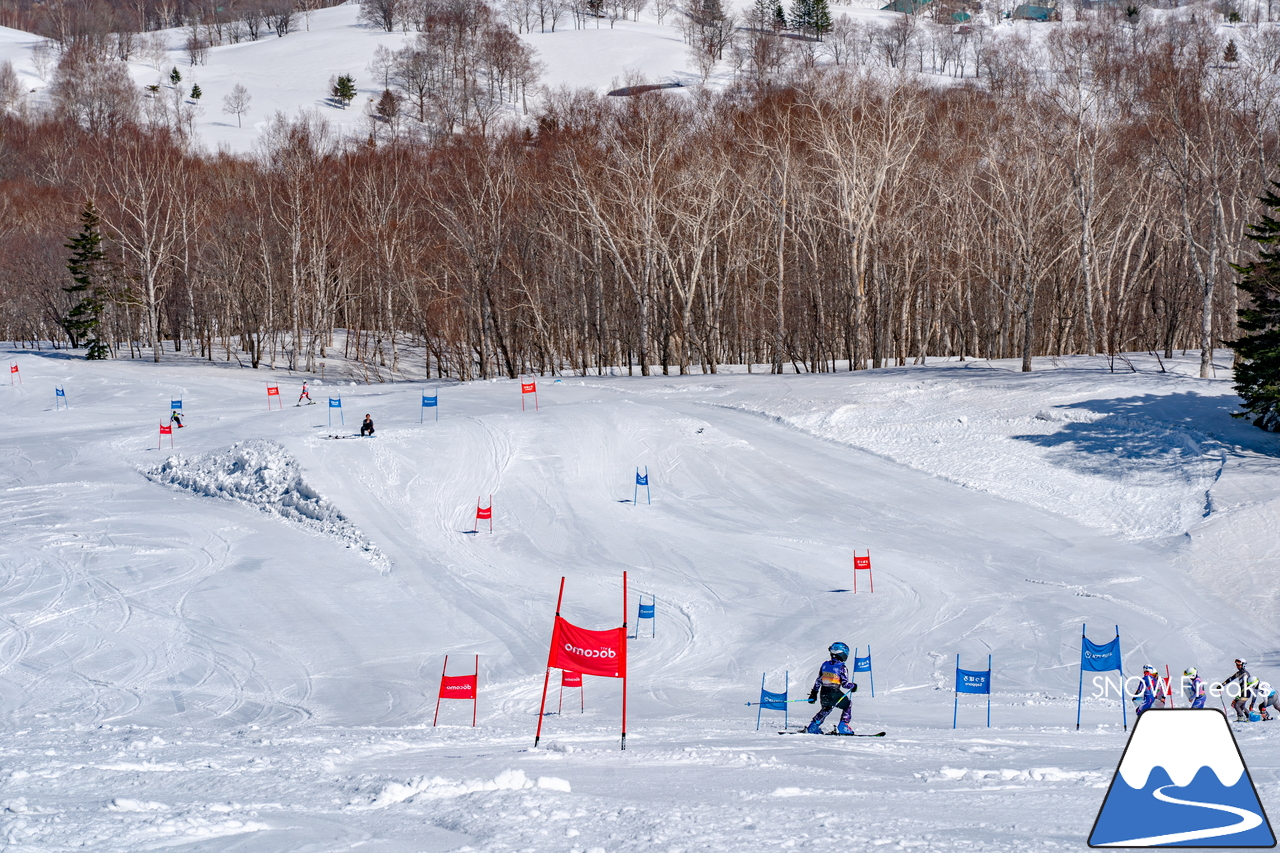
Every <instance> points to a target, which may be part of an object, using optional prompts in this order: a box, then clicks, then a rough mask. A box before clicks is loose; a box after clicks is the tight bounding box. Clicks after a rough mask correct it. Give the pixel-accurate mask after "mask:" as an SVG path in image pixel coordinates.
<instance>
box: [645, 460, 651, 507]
mask: <svg viewBox="0 0 1280 853" xmlns="http://www.w3.org/2000/svg"><path fill="white" fill-rule="evenodd" d="M644 494H645V498H646V499H647V500H648V505H649V506H653V490H652V489H650V488H649V466H648V465H646V466H644Z"/></svg>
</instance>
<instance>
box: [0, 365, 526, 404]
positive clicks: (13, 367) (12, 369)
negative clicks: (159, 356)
mask: <svg viewBox="0 0 1280 853" xmlns="http://www.w3.org/2000/svg"><path fill="white" fill-rule="evenodd" d="M14 376H17V377H18V384H19V385H21V384H22V373H20V372H19V371H18V365H16V364H11V365H9V384H10V385H12V384H13V377H14ZM521 399H524V398H523V397H522V398H521Z"/></svg>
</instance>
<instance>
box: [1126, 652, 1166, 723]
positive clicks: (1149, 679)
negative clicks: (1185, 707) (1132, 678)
mask: <svg viewBox="0 0 1280 853" xmlns="http://www.w3.org/2000/svg"><path fill="white" fill-rule="evenodd" d="M1156 702H1159V703H1160V705H1161V707H1163V706H1164V704H1165V689H1164V681H1163V680H1161V678H1160V676H1159V675H1157V674H1156V668H1155V667H1154V666H1152V665H1151V664H1147V665H1146V666H1144V667H1143V668H1142V680H1141V681H1140V682H1138V688H1137V689H1136V690H1134V691H1133V703H1134V704H1135V705H1137V706H1138V707H1137V710H1136V712H1135V713H1136V714H1141V713H1142V712H1143V711H1149V710H1151V707H1152V706H1153V705H1155V703H1156Z"/></svg>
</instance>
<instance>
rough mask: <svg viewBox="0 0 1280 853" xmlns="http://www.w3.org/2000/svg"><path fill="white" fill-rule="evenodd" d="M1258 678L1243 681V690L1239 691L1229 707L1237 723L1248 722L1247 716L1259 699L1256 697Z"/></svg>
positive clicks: (1253, 676)
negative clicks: (1234, 714) (1233, 712)
mask: <svg viewBox="0 0 1280 853" xmlns="http://www.w3.org/2000/svg"><path fill="white" fill-rule="evenodd" d="M1258 683H1259V682H1258V677H1257V676H1256V675H1251V676H1249V678H1248V679H1246V680H1245V683H1244V690H1242V691H1240V696H1239V698H1237V699H1233V700H1232V701H1231V707H1232V708H1234V709H1235V712H1236V722H1237V723H1247V722H1249V715H1250V714H1252V713H1253V706H1254V703H1255V702H1257V701H1258V700H1259V699H1260V698H1261V697H1260V696H1259V695H1258Z"/></svg>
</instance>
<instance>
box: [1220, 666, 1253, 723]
mask: <svg viewBox="0 0 1280 853" xmlns="http://www.w3.org/2000/svg"><path fill="white" fill-rule="evenodd" d="M1248 666H1249V662H1248V661H1247V660H1245V659H1244V658H1236V671H1235V672H1233V673H1232V674H1231V675H1230V676H1228V677H1227V678H1224V679H1223V680H1222V683H1221V684H1219V685H1218V689H1219V690H1225V691H1226V693H1227V695H1228V696H1231V697H1232V699H1231V707H1232V708H1233V709H1235V712H1236V722H1237V723H1242V722H1244V721H1245V720H1247V719H1248V717H1246V716H1245V709H1246V706H1247V702H1241V701H1240V700H1241V699H1242V698H1243V697H1244V694H1245V689H1246V687H1245V686H1246V685H1247V684H1248V682H1249V679H1250V678H1251V677H1252V676H1250V675H1249V669H1248ZM1233 682H1234V683H1235V687H1231V684H1232V683H1233Z"/></svg>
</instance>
